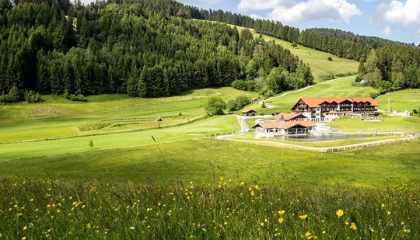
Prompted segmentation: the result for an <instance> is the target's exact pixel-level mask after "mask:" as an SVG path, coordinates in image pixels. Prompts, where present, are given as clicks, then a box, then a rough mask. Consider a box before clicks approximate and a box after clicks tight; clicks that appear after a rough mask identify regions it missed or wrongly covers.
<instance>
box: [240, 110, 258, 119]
mask: <svg viewBox="0 0 420 240" xmlns="http://www.w3.org/2000/svg"><path fill="white" fill-rule="evenodd" d="M242 115H243V116H245V117H255V116H256V115H257V111H255V110H253V109H250V110H247V111H245V112H242Z"/></svg>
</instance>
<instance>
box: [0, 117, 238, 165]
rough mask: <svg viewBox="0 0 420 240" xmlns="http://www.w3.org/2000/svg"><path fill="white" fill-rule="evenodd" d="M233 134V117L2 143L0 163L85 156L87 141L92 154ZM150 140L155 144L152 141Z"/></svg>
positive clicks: (236, 124)
mask: <svg viewBox="0 0 420 240" xmlns="http://www.w3.org/2000/svg"><path fill="white" fill-rule="evenodd" d="M237 130H239V125H238V123H237V120H236V117H235V116H232V115H225V116H219V117H210V118H206V119H204V120H201V121H197V122H194V123H191V124H188V125H183V126H178V127H170V128H161V129H151V130H143V131H131V132H123V133H113V134H103V135H95V136H83V137H71V138H64V139H58V140H43V141H34V142H15V143H2V144H0V160H1V159H13V158H25V157H36V156H47V155H56V154H67V153H76V152H86V151H90V150H91V149H90V147H89V142H90V141H93V143H94V149H95V150H103V149H113V148H127V147H135V146H147V145H154V144H157V143H167V142H175V141H182V140H187V139H195V138H202V137H203V136H204V135H206V134H209V133H213V134H214V133H226V132H234V131H237ZM152 136H153V138H154V139H155V140H153V138H152ZM155 141H156V142H155Z"/></svg>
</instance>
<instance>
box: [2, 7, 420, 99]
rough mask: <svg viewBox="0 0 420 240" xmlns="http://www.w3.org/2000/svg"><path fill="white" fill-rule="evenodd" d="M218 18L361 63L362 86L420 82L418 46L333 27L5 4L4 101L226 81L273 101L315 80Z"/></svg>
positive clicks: (196, 13) (278, 50)
mask: <svg viewBox="0 0 420 240" xmlns="http://www.w3.org/2000/svg"><path fill="white" fill-rule="evenodd" d="M195 19H201V20H211V21H215V22H209V21H197V20H195ZM216 22H223V23H231V24H235V25H239V26H245V27H250V28H254V29H255V30H256V31H257V32H258V33H263V34H267V35H271V36H274V37H278V38H281V39H285V40H287V41H290V42H298V43H301V44H303V45H306V46H310V47H312V48H316V49H320V50H324V51H327V52H330V53H333V54H336V55H338V56H342V57H346V58H350V59H357V60H359V59H361V61H362V62H363V63H362V64H361V67H360V69H359V70H360V71H359V76H358V80H359V81H360V80H363V79H365V80H367V82H368V83H369V84H370V85H373V86H375V87H378V88H381V89H383V90H384V91H389V90H391V89H399V88H407V87H418V86H419V85H420V84H419V81H420V76H419V75H420V73H419V70H418V69H419V64H420V61H419V55H420V54H419V52H420V49H419V48H417V47H414V46H411V45H407V44H401V43H395V42H391V41H388V40H383V39H379V38H371V37H362V36H356V35H353V34H351V33H346V32H341V31H339V30H328V29H311V30H305V31H303V32H300V31H299V29H297V28H292V27H289V26H285V25H282V24H281V23H279V22H274V21H269V20H257V19H253V18H250V17H247V16H242V15H238V14H233V13H230V12H224V11H212V10H202V9H198V8H195V7H190V6H185V5H182V4H180V3H178V2H176V1H172V0H133V1H118V0H117V1H108V2H106V3H104V2H98V3H95V4H90V5H88V6H83V5H81V4H80V3H77V4H71V3H70V2H69V0H16V1H14V2H10V1H9V0H0V66H1V67H0V93H1V94H2V96H1V98H0V102H1V101H2V102H13V101H16V100H17V99H19V98H20V99H22V98H23V96H24V94H23V93H24V92H26V94H25V97H26V98H27V99H30V100H28V101H37V99H38V98H39V97H38V96H37V94H36V93H38V92H39V93H42V94H47V93H48V94H49V93H52V94H59V95H65V96H66V97H68V98H70V99H73V100H83V97H78V96H80V95H82V94H101V93H127V94H128V95H130V96H139V97H159V96H169V95H176V94H180V93H182V92H185V91H189V90H191V89H196V88H204V87H220V86H230V85H233V86H234V87H237V88H239V89H244V90H260V91H261V93H262V94H263V95H272V94H275V93H278V92H281V91H284V90H287V89H296V88H300V87H303V86H306V85H308V84H312V80H313V77H312V74H311V71H310V68H309V66H307V65H305V64H303V63H302V62H301V61H300V60H299V59H298V58H297V57H295V56H293V55H292V54H291V53H290V51H288V50H286V49H284V48H282V47H280V46H278V45H276V44H274V43H272V42H265V41H263V40H262V38H253V37H252V34H251V33H250V32H249V31H248V30H246V29H245V30H242V31H241V32H239V31H238V29H237V28H232V27H230V26H227V25H224V24H222V23H216ZM372 49H376V50H375V51H371V50H372ZM368 53H370V54H368ZM373 55H375V56H373ZM365 59H366V60H367V62H366V63H364V61H365ZM372 62H373V63H372ZM232 83H233V84H232Z"/></svg>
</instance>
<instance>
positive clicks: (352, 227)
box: [350, 222, 357, 231]
mask: <svg viewBox="0 0 420 240" xmlns="http://www.w3.org/2000/svg"><path fill="white" fill-rule="evenodd" d="M350 228H351V229H352V230H353V231H356V230H357V224H356V223H354V222H352V223H351V224H350Z"/></svg>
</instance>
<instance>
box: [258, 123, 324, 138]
mask: <svg viewBox="0 0 420 240" xmlns="http://www.w3.org/2000/svg"><path fill="white" fill-rule="evenodd" d="M315 127H316V124H315V123H314V122H311V121H290V122H277V121H272V122H260V123H257V124H255V126H253V127H252V128H254V129H255V135H256V137H274V136H278V135H297V134H309V133H311V131H312V130H313V129H314V128H315Z"/></svg>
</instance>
